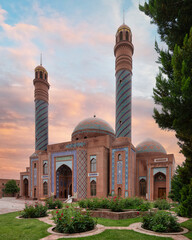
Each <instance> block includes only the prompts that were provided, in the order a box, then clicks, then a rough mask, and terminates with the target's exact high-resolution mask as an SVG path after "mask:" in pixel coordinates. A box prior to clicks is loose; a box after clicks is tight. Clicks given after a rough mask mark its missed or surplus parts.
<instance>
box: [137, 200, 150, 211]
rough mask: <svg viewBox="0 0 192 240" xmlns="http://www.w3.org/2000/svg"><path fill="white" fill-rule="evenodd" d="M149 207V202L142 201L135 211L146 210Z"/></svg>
mask: <svg viewBox="0 0 192 240" xmlns="http://www.w3.org/2000/svg"><path fill="white" fill-rule="evenodd" d="M150 208H151V206H150V203H149V202H144V203H142V204H141V205H139V206H138V207H137V208H136V210H137V211H143V212H144V211H148V210H149V209H150Z"/></svg>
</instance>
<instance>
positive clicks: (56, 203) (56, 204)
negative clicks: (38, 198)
mask: <svg viewBox="0 0 192 240" xmlns="http://www.w3.org/2000/svg"><path fill="white" fill-rule="evenodd" d="M45 202H46V205H47V207H48V209H55V208H59V209H60V208H62V207H63V203H62V201H60V200H59V199H56V200H54V199H53V197H50V198H47V199H46V200H45Z"/></svg>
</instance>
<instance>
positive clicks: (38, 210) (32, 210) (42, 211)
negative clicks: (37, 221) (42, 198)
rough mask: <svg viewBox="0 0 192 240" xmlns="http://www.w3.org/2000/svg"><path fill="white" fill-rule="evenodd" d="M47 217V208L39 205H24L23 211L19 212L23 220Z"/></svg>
mask: <svg viewBox="0 0 192 240" xmlns="http://www.w3.org/2000/svg"><path fill="white" fill-rule="evenodd" d="M45 216H47V206H44V205H42V204H40V203H37V202H36V203H35V205H27V204H26V205H25V209H24V210H23V211H22V212H21V217H23V218H39V217H45Z"/></svg>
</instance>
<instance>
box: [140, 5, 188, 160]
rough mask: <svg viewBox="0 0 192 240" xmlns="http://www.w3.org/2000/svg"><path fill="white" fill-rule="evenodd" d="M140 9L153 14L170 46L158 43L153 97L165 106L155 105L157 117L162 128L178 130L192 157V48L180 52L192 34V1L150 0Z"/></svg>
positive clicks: (185, 147)
mask: <svg viewBox="0 0 192 240" xmlns="http://www.w3.org/2000/svg"><path fill="white" fill-rule="evenodd" d="M140 10H141V11H143V12H144V13H145V14H146V15H148V16H150V17H151V19H152V20H151V22H152V23H154V24H156V25H157V27H158V33H159V34H160V37H161V40H162V41H164V42H165V43H166V44H167V47H168V49H167V50H160V49H159V47H158V44H157V43H156V44H155V49H156V51H157V52H158V54H159V57H158V63H159V64H160V67H159V74H158V75H157V77H156V87H155V88H154V90H153V98H154V101H155V103H156V104H157V105H160V106H161V109H160V110H157V108H155V109H154V116H153V117H154V119H155V120H156V122H157V123H158V125H159V127H160V128H162V129H166V130H174V131H175V132H176V137H177V138H178V139H179V146H180V147H181V150H182V152H183V154H184V155H185V157H186V158H189V157H190V158H191V156H192V154H191V153H192V124H191V123H192V112H191V110H190V108H191V102H192V97H191V96H192V88H191V84H190V82H191V71H190V67H191V64H190V62H189V61H190V59H191V51H189V49H184V51H182V56H180V54H179V51H180V49H179V48H182V46H183V41H184V38H186V34H188V35H189V34H190V28H191V26H192V14H191V12H192V1H191V0H169V1H168V0H161V1H157V0H149V3H145V4H144V6H141V5H140ZM176 45H177V47H176V49H175V46H176ZM189 45H190V43H189ZM186 47H187V46H186ZM174 49H175V50H174ZM174 51H175V54H174ZM173 54H174V55H175V56H174V57H173ZM185 58H186V59H185ZM183 61H184V62H183Z"/></svg>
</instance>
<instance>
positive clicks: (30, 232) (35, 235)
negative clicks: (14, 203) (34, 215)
mask: <svg viewBox="0 0 192 240" xmlns="http://www.w3.org/2000/svg"><path fill="white" fill-rule="evenodd" d="M18 215H19V213H18V212H14V213H7V214H2V215H0V239H3V240H38V239H41V238H43V237H46V236H48V235H50V234H49V233H48V232H47V229H48V228H49V226H50V225H48V224H46V223H43V222H40V221H39V220H37V219H16V216H18Z"/></svg>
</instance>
